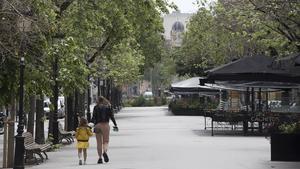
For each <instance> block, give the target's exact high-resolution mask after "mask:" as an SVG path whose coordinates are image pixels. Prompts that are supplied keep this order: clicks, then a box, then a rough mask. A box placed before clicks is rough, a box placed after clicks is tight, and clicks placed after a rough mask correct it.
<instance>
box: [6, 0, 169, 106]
mask: <svg viewBox="0 0 300 169" xmlns="http://www.w3.org/2000/svg"><path fill="white" fill-rule="evenodd" d="M168 6H172V5H169V4H168V3H167V1H166V0H147V1H140V0H128V1H119V0H110V1H107V0H98V1H93V0H87V1H81V0H49V1H39V0H24V1H18V0H4V1H1V2H0V18H1V22H0V30H1V31H0V58H1V59H0V61H1V62H0V65H1V67H0V68H1V72H0V92H1V96H0V105H5V104H8V103H9V102H10V98H13V97H14V96H13V95H16V93H17V86H18V80H17V79H18V78H19V77H18V76H19V75H18V69H19V66H18V62H19V61H18V60H19V58H20V55H24V56H25V60H26V71H25V76H26V77H25V79H26V91H27V93H31V94H33V93H44V94H47V95H51V86H53V85H54V82H55V81H58V82H59V86H60V89H61V92H64V93H66V94H68V93H70V92H72V91H73V90H74V89H79V90H83V89H84V88H85V87H86V86H87V84H88V82H87V76H88V75H89V76H91V77H99V76H101V77H103V78H111V79H115V80H116V81H117V83H118V84H119V85H121V84H123V83H126V82H132V81H134V80H136V79H137V78H138V77H139V76H140V75H141V74H142V73H143V70H144V69H143V67H144V66H153V65H154V63H155V62H157V61H158V60H160V58H161V56H162V54H161V53H162V52H163V51H162V45H163V43H164V41H163V38H162V35H161V34H162V32H163V27H162V19H161V14H162V13H166V12H168ZM16 25H19V26H16ZM24 25H25V26H26V27H25V28H24ZM21 46H23V48H22V49H21ZM55 58H58V65H57V66H58V68H59V73H58V78H57V79H53V77H55V76H53V72H52V69H53V63H54V61H55Z"/></svg>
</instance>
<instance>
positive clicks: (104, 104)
mask: <svg viewBox="0 0 300 169" xmlns="http://www.w3.org/2000/svg"><path fill="white" fill-rule="evenodd" d="M109 119H111V120H112V122H113V123H114V130H118V127H117V123H116V120H115V118H114V114H113V111H112V108H111V104H110V103H109V101H108V100H107V99H105V98H104V97H102V96H100V97H99V99H98V101H97V105H96V106H95V107H94V110H93V118H92V122H93V123H94V124H95V128H94V132H95V134H96V139H97V151H98V156H99V160H98V164H101V163H103V161H102V156H103V158H104V161H105V162H108V161H109V158H108V155H107V150H108V142H109V131H110V126H109Z"/></svg>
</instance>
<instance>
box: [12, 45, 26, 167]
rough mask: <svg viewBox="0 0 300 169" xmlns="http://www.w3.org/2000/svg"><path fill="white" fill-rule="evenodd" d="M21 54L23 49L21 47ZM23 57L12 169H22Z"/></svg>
mask: <svg viewBox="0 0 300 169" xmlns="http://www.w3.org/2000/svg"><path fill="white" fill-rule="evenodd" d="M22 46H23V45H22ZM21 52H22V53H23V48H22V47H21ZM24 60H25V59H24V56H22V57H21V59H20V89H19V94H20V96H19V114H18V117H19V123H18V129H17V133H18V134H17V135H16V136H15V139H16V148H15V158H14V169H23V168H24V149H25V148H24V137H23V136H22V134H23V131H24V69H25V61H24Z"/></svg>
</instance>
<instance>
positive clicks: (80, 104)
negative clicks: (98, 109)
mask: <svg viewBox="0 0 300 169" xmlns="http://www.w3.org/2000/svg"><path fill="white" fill-rule="evenodd" d="M78 96H79V97H78V109H79V111H78V114H79V117H85V93H79V95H78Z"/></svg>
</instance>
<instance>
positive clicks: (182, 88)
mask: <svg viewBox="0 0 300 169" xmlns="http://www.w3.org/2000/svg"><path fill="white" fill-rule="evenodd" d="M200 78H201V77H193V78H189V79H186V80H183V81H180V82H176V83H173V84H171V87H170V92H172V93H180V94H203V95H206V94H218V93H219V91H220V90H218V89H215V88H213V87H210V86H200V85H199V79H200Z"/></svg>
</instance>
